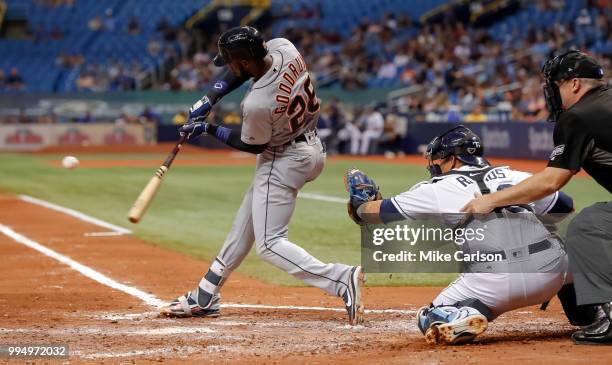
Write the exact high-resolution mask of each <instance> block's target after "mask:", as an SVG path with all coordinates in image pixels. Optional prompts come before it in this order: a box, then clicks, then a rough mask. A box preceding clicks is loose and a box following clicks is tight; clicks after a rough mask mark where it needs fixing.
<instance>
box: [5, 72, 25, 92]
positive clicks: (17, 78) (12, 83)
mask: <svg viewBox="0 0 612 365" xmlns="http://www.w3.org/2000/svg"><path fill="white" fill-rule="evenodd" d="M6 88H7V89H9V90H23V89H25V84H24V82H23V78H22V77H21V75H20V74H19V72H18V71H17V68H16V67H12V68H11V72H10V73H9V76H8V77H7V78H6Z"/></svg>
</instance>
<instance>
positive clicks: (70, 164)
mask: <svg viewBox="0 0 612 365" xmlns="http://www.w3.org/2000/svg"><path fill="white" fill-rule="evenodd" d="M77 166H79V159H78V158H76V157H74V156H66V157H64V158H63V159H62V167H63V168H65V169H68V170H73V169H76V168H77Z"/></svg>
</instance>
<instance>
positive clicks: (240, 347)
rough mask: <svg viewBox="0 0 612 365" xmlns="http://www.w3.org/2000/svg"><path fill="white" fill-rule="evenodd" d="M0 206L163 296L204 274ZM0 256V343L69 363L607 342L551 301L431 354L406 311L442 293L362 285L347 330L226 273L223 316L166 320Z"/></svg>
mask: <svg viewBox="0 0 612 365" xmlns="http://www.w3.org/2000/svg"><path fill="white" fill-rule="evenodd" d="M0 206H2V208H3V209H2V210H0V227H4V228H7V227H8V228H10V229H11V230H12V231H14V232H16V233H18V234H19V235H21V236H20V237H22V236H23V237H25V238H26V239H29V240H32V241H35V242H37V243H39V244H41V245H43V246H45V247H47V248H49V249H51V250H54V251H55V252H57V253H60V254H62V255H65V256H67V257H69V258H71V259H72V260H75V261H77V262H78V263H80V264H82V265H86V266H87V267H89V268H91V269H94V270H96V271H98V272H100V273H101V274H103V275H106V276H107V277H109V278H112V279H114V280H116V281H118V282H120V283H123V284H125V285H128V286H130V287H133V288H138V289H140V290H142V291H144V292H146V293H149V294H151V295H153V296H155V297H157V298H160V299H162V300H170V299H173V298H174V297H175V296H176V295H177V294H180V293H183V292H184V291H185V290H187V289H190V288H191V287H193V286H194V285H195V284H196V283H197V282H198V280H199V279H200V276H201V274H202V273H203V272H204V271H205V270H206V269H207V263H206V262H202V261H199V260H195V259H193V258H190V257H187V256H184V255H181V254H178V253H176V252H172V251H168V250H165V249H162V248H159V247H156V246H154V245H152V244H149V243H147V242H143V241H141V240H139V239H137V238H135V237H133V236H130V235H120V236H108V237H99V236H96V235H99V234H100V232H106V231H108V230H107V229H105V228H101V227H99V226H96V225H93V224H90V223H86V222H84V221H82V220H79V219H77V218H74V217H72V216H68V215H65V214H63V213H60V212H57V211H54V210H50V209H47V208H44V207H41V206H38V205H34V204H32V203H29V202H26V201H23V200H20V199H18V198H16V197H11V196H0ZM92 234H93V235H92ZM23 237H22V238H21V239H22V240H23ZM0 257H2V265H0V275H1V276H2V278H3V280H2V281H1V282H0V313H1V314H0V315H2V320H1V322H0V323H1V325H0V344H8V343H17V344H36V343H55V344H60V343H67V344H69V345H70V352H71V358H70V359H71V360H72V362H74V363H102V362H111V363H131V362H133V361H136V362H160V361H163V362H170V363H172V362H176V363H178V362H182V363H184V362H185V361H186V360H187V361H188V362H189V363H193V362H210V363H231V362H234V363H276V364H289V363H309V364H328V363H351V364H355V363H368V364H372V363H378V364H401V363H427V364H431V363H433V364H443V363H487V364H502V363H503V364H505V363H509V362H511V361H512V362H517V361H527V362H529V363H541V364H544V363H546V364H552V363H564V364H567V363H583V362H585V361H586V360H587V359H588V361H592V362H596V361H599V362H600V363H603V362H604V361H606V360H607V361H609V358H610V355H611V352H610V349H609V348H607V347H581V346H575V345H573V344H572V343H571V342H570V341H569V340H568V335H569V333H570V332H571V330H572V327H570V326H569V325H567V322H566V321H565V320H564V318H563V317H562V314H561V309H560V306H559V304H558V303H557V302H556V301H555V302H553V303H552V305H551V307H550V308H549V310H548V311H546V312H541V311H538V310H537V308H535V307H533V308H526V309H523V310H521V311H516V312H513V313H509V314H506V315H503V316H502V317H501V318H499V319H498V320H497V321H495V322H493V323H492V324H490V328H489V330H488V331H487V333H486V334H485V335H484V336H482V338H480V339H479V341H478V342H477V343H475V344H472V345H469V346H461V347H431V346H428V345H426V344H425V343H424V341H423V338H422V337H421V335H420V333H419V332H418V330H417V328H416V326H415V321H414V313H415V310H416V309H417V308H418V307H419V306H421V305H422V304H425V303H428V302H429V301H430V300H431V299H432V297H433V296H434V295H435V294H436V293H437V292H438V291H439V290H440V288H427V287H403V288H401V287H400V288H390V287H386V288H369V287H368V288H366V290H365V303H366V306H367V308H369V309H374V310H375V312H370V313H368V314H367V322H366V323H365V324H364V325H363V326H356V327H350V326H348V325H347V324H346V318H345V313H344V312H343V309H342V307H341V302H340V301H339V300H338V299H337V298H333V297H330V296H327V295H325V294H323V293H322V292H320V291H319V290H317V289H313V288H293V287H275V286H270V285H267V284H264V283H262V282H259V281H257V280H254V279H251V278H248V277H244V276H242V275H238V274H235V275H233V276H232V277H231V279H230V280H229V281H228V283H227V284H226V285H225V287H224V291H223V302H224V303H227V304H229V306H228V307H225V308H223V309H222V316H221V317H219V318H217V319H195V318H192V319H166V318H157V316H156V308H155V307H153V306H150V305H147V304H146V303H144V302H143V300H142V299H139V298H137V297H135V296H132V295H128V294H126V293H124V292H121V291H118V290H115V289H112V288H110V287H109V286H106V285H102V284H100V283H98V282H96V281H94V280H92V279H90V278H88V277H85V276H83V275H82V274H81V273H79V272H77V271H75V270H73V269H72V268H70V267H69V266H67V265H65V264H63V263H60V262H58V261H56V260H55V259H53V258H51V257H47V256H45V255H43V254H42V253H41V252H38V251H35V250H33V249H32V248H30V247H26V246H24V245H22V244H20V243H19V242H18V241H16V239H15V237H9V236H7V235H6V234H2V233H0ZM279 275H284V274H281V273H279ZM240 305H243V306H244V307H240ZM266 306H269V307H266ZM291 306H297V307H298V308H292V307H291ZM304 307H316V308H304ZM383 310H391V311H388V312H384V311H383ZM0 361H2V360H1V359H0Z"/></svg>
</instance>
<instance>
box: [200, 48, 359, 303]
mask: <svg viewBox="0 0 612 365" xmlns="http://www.w3.org/2000/svg"><path fill="white" fill-rule="evenodd" d="M267 46H268V52H269V54H270V55H271V56H272V60H273V62H272V66H271V67H270V69H269V70H268V71H267V72H266V74H264V75H263V76H262V77H261V78H260V79H259V80H257V81H256V82H254V83H253V85H252V86H251V87H250V89H249V90H248V92H247V94H246V96H245V97H244V99H243V101H242V105H241V107H242V114H243V125H242V136H241V139H242V141H243V142H244V143H248V144H255V145H260V144H266V143H267V144H268V148H267V149H266V150H265V151H264V152H263V153H261V154H260V155H258V156H257V167H256V169H255V177H254V178H253V182H252V184H251V186H250V187H249V189H248V191H247V193H246V195H245V196H244V200H243V201H242V204H241V206H240V209H239V210H238V214H237V215H236V218H235V220H234V224H233V226H232V229H231V231H230V233H229V234H228V236H227V238H226V240H225V243H224V244H223V247H222V248H221V251H220V252H219V255H218V256H217V259H216V260H215V261H214V262H213V264H212V265H211V271H212V272H213V273H214V274H216V275H218V276H221V277H222V281H221V283H219V285H215V283H214V280H209V279H210V278H207V276H205V277H204V278H202V280H201V282H200V288H201V289H203V290H205V291H206V292H208V293H211V294H217V293H218V291H219V289H220V287H221V285H222V283H223V281H225V279H226V278H227V277H228V276H229V274H230V273H231V271H232V270H234V269H236V268H237V267H238V266H239V265H240V263H241V262H242V260H243V259H244V258H245V257H246V255H247V254H248V253H249V251H250V250H251V247H252V246H253V242H255V248H256V250H257V254H258V255H259V256H261V257H262V258H263V259H264V260H266V261H267V262H269V263H271V264H272V265H274V266H276V267H278V268H280V269H282V270H284V271H286V272H287V273H289V274H291V275H293V276H294V277H296V278H298V279H300V280H302V281H304V282H306V283H308V284H310V285H313V286H316V287H318V288H321V289H323V290H324V291H325V292H327V293H328V294H332V295H337V296H341V295H342V294H344V292H345V291H346V290H347V283H348V281H349V276H350V271H351V269H352V267H351V266H348V265H344V264H325V263H323V262H321V261H319V260H317V259H316V258H315V257H313V256H312V255H310V254H309V253H308V252H306V251H305V250H304V249H303V248H301V247H299V246H297V245H295V244H294V243H292V242H290V241H289V240H288V238H287V237H288V236H287V234H288V225H289V221H290V220H291V216H292V214H293V210H294V209H295V202H296V197H297V194H298V191H299V190H300V189H301V188H302V186H304V184H305V183H306V182H308V181H312V180H314V179H316V178H317V177H318V176H319V174H320V173H321V171H322V170H323V166H324V165H325V157H326V154H325V149H324V147H323V145H322V143H321V141H320V139H319V138H318V137H317V136H316V132H315V127H316V124H317V120H318V116H319V103H318V100H317V98H316V96H315V93H314V86H313V84H312V82H311V81H310V77H309V75H308V71H307V69H306V64H305V62H304V59H303V58H302V56H301V55H300V53H299V52H298V50H297V49H296V48H295V47H294V45H293V44H292V43H291V42H290V41H288V40H286V39H283V38H277V39H272V40H270V41H268V42H267ZM302 135H304V137H301V138H300V139H305V141H298V142H296V141H294V140H295V139H296V138H297V137H299V136H302Z"/></svg>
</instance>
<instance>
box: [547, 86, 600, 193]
mask: <svg viewBox="0 0 612 365" xmlns="http://www.w3.org/2000/svg"><path fill="white" fill-rule="evenodd" d="M553 138H554V142H555V149H554V150H553V151H552V153H551V154H550V160H549V161H548V166H550V167H558V168H562V169H566V170H574V171H578V170H580V168H584V170H585V171H586V172H587V173H588V174H589V175H591V176H593V178H594V179H595V180H596V181H597V182H598V183H599V184H600V185H601V186H603V187H604V188H606V189H607V190H608V191H609V192H611V193H612V89H609V88H608V87H605V86H600V87H596V88H594V89H593V90H589V91H588V92H587V93H586V94H585V95H584V96H583V97H582V98H581V99H580V100H579V101H578V102H577V103H576V104H574V105H573V106H572V107H571V108H569V109H567V110H565V111H564V112H563V113H562V114H561V116H560V117H559V120H558V121H557V123H556V124H555V131H554V137H553Z"/></svg>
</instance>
